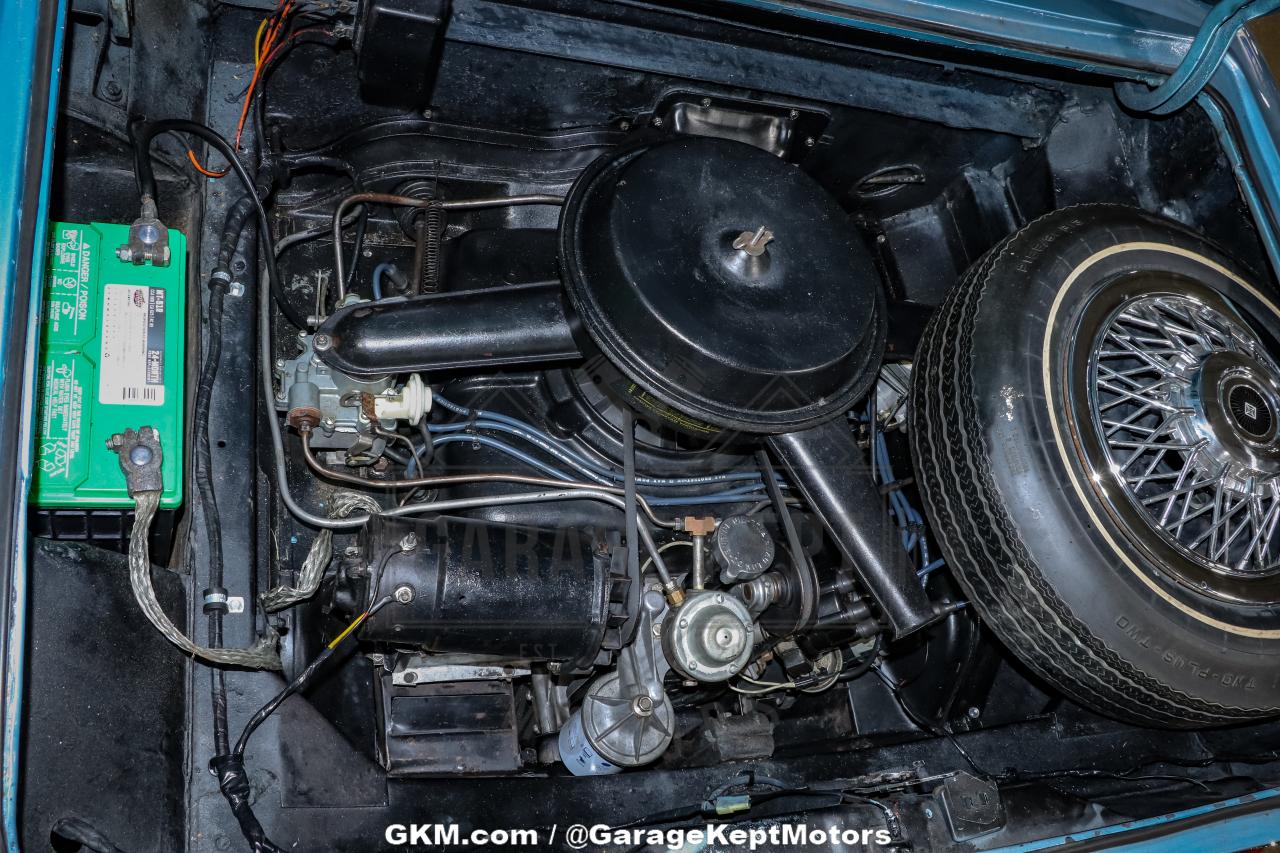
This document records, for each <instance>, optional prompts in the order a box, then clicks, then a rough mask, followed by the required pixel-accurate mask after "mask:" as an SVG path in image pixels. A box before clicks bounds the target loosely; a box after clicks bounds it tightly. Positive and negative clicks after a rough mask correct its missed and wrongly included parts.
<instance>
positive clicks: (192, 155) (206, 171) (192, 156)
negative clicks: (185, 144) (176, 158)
mask: <svg viewBox="0 0 1280 853" xmlns="http://www.w3.org/2000/svg"><path fill="white" fill-rule="evenodd" d="M187 159H188V160H190V161H191V165H192V166H195V167H196V171H197V172H199V173H200V174H202V175H204V176H205V177H206V178H222V177H225V176H226V174H227V170H226V169H223V170H222V171H221V172H214V171H212V170H210V169H206V168H205V167H204V166H201V165H200V161H199V160H197V159H196V152H194V151H192V150H191V149H190V148H188V149H187Z"/></svg>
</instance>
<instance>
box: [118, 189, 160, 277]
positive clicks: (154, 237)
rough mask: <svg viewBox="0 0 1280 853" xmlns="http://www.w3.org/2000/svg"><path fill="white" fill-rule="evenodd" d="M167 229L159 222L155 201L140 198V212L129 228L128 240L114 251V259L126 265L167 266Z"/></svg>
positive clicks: (150, 198) (145, 197) (149, 197)
mask: <svg viewBox="0 0 1280 853" xmlns="http://www.w3.org/2000/svg"><path fill="white" fill-rule="evenodd" d="M169 256H170V253H169V229H168V228H165V227H164V223H163V222H161V221H160V213H159V211H158V210H157V209H156V200H155V199H153V198H152V197H151V196H149V195H144V196H143V197H142V210H141V211H140V212H139V213H138V218H137V219H135V220H133V224H132V225H130V226H129V239H128V241H127V242H125V243H123V244H121V245H120V246H119V247H118V248H117V249H116V257H117V258H119V259H120V260H122V261H124V262H125V263H126V264H145V263H147V262H148V261H150V262H151V265H152V266H157V267H167V266H169Z"/></svg>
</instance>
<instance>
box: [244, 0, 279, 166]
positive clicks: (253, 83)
mask: <svg viewBox="0 0 1280 853" xmlns="http://www.w3.org/2000/svg"><path fill="white" fill-rule="evenodd" d="M292 9H293V0H287V2H285V3H283V4H282V5H281V7H280V15H279V17H278V18H277V19H276V22H275V23H274V24H273V25H271V26H270V27H268V28H267V34H266V36H264V37H263V39H262V47H261V49H260V50H259V51H258V59H257V61H256V62H255V63H254V66H253V76H252V77H251V78H249V88H248V90H247V91H246V92H245V93H244V105H243V106H242V107H241V108H240V118H239V120H237V121H236V148H239V147H240V140H241V138H242V137H243V136H244V122H245V119H247V118H248V117H249V105H250V104H252V103H253V90H254V89H255V88H257V85H258V77H259V76H260V75H261V74H262V69H263V67H264V66H265V65H266V64H267V61H268V60H269V59H270V58H271V53H272V47H273V45H274V43H275V40H276V36H278V35H279V34H280V30H281V28H282V27H283V26H284V23H285V19H286V18H288V17H289V12H290V11H291V10H292Z"/></svg>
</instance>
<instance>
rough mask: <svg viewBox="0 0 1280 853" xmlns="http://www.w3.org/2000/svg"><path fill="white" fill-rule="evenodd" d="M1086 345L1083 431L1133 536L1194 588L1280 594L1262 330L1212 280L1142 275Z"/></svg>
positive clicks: (1272, 372)
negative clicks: (1207, 284)
mask: <svg viewBox="0 0 1280 853" xmlns="http://www.w3.org/2000/svg"><path fill="white" fill-rule="evenodd" d="M1076 340H1077V344H1076V346H1077V347H1078V348H1081V347H1085V346H1087V347H1088V350H1087V358H1084V359H1082V358H1076V359H1073V362H1074V364H1075V365H1077V370H1076V373H1077V375H1076V376H1074V377H1072V380H1073V381H1072V395H1071V399H1072V406H1073V408H1074V409H1075V411H1074V412H1073V413H1072V414H1073V415H1074V420H1075V421H1076V423H1077V424H1080V425H1083V424H1087V425H1088V426H1087V427H1086V428H1085V429H1084V430H1081V431H1079V432H1078V433H1077V435H1078V438H1080V439H1081V445H1082V449H1083V451H1084V453H1083V456H1084V461H1085V464H1086V466H1087V468H1088V469H1089V471H1088V473H1089V475H1090V479H1091V480H1092V482H1093V484H1094V486H1095V488H1096V489H1097V490H1098V491H1099V493H1100V495H1101V496H1102V497H1103V499H1104V504H1105V505H1106V506H1107V509H1108V510H1109V511H1110V512H1111V514H1112V516H1113V517H1114V518H1115V519H1116V520H1117V521H1118V522H1119V523H1120V526H1121V529H1122V530H1123V531H1124V533H1126V534H1127V536H1128V538H1129V540H1130V542H1131V543H1132V544H1134V545H1137V546H1138V547H1140V548H1142V549H1143V550H1145V551H1147V552H1148V554H1149V555H1151V556H1152V557H1154V558H1155V560H1156V563H1157V565H1158V566H1160V567H1163V569H1164V570H1165V573H1167V575H1168V576H1169V577H1170V578H1172V579H1173V580H1175V581H1178V582H1179V583H1181V584H1183V585H1184V586H1187V587H1190V588H1192V589H1194V590H1196V591H1197V592H1200V593H1204V594H1208V595H1212V596H1215V597H1218V598H1221V599H1224V600H1228V601H1233V602H1240V603H1252V604H1265V603H1272V602H1275V601H1278V600H1280V366H1277V363H1276V360H1275V359H1274V358H1273V357H1272V355H1271V354H1270V353H1269V352H1268V351H1267V348H1266V346H1265V344H1264V342H1263V339H1262V338H1261V337H1260V335H1259V334H1258V333H1257V332H1256V331H1254V329H1253V327H1252V326H1251V324H1250V323H1249V321H1248V320H1247V319H1245V318H1244V317H1243V316H1242V315H1241V314H1240V312H1239V311H1237V309H1236V308H1235V307H1233V306H1232V305H1231V304H1230V303H1228V302H1227V301H1226V300H1225V299H1224V298H1223V297H1222V296H1221V295H1220V294H1218V293H1217V292H1216V291H1214V290H1212V289H1210V288H1207V287H1204V286H1202V285H1199V284H1197V283H1195V282H1191V281H1181V280H1179V281H1171V280H1164V281H1154V280H1152V279H1151V278H1149V277H1134V278H1130V279H1127V280H1123V281H1121V282H1117V283H1114V284H1113V285H1112V286H1110V287H1108V288H1106V289H1104V290H1103V291H1102V292H1101V293H1100V294H1099V295H1098V296H1097V297H1095V298H1094V299H1093V300H1092V301H1091V302H1090V303H1089V305H1088V306H1087V308H1086V310H1085V311H1084V313H1083V315H1082V318H1081V326H1080V328H1079V330H1078V336H1077V339H1076ZM1084 354H1085V353H1084V352H1078V355H1084ZM1081 367H1082V368H1084V370H1083V371H1081V370H1080V369H1079V368H1081ZM1081 372H1083V374H1084V375H1079V374H1080V373H1081ZM1159 573H1160V572H1157V574H1159Z"/></svg>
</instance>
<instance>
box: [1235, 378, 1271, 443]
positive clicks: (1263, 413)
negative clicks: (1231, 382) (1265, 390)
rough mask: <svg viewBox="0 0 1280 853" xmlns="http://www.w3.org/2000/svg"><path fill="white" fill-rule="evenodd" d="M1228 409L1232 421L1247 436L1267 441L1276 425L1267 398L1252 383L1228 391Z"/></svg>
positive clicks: (1243, 383)
mask: <svg viewBox="0 0 1280 853" xmlns="http://www.w3.org/2000/svg"><path fill="white" fill-rule="evenodd" d="M1226 404H1227V406H1226V408H1227V411H1228V412H1230V414H1231V420H1232V421H1233V422H1234V423H1235V425H1236V426H1237V427H1239V429H1240V430H1241V431H1242V432H1243V433H1245V435H1247V436H1249V437H1250V438H1253V439H1254V440H1255V441H1265V440H1266V439H1267V437H1268V436H1269V435H1270V434H1271V431H1272V427H1273V426H1274V425H1275V416H1274V414H1273V413H1272V411H1271V406H1270V405H1269V404H1268V403H1267V399H1266V397H1264V396H1262V393H1261V392H1260V391H1258V389H1257V388H1255V387H1253V385H1252V384H1250V383H1245V382H1242V383H1240V384H1238V385H1236V386H1235V387H1233V388H1231V389H1230V390H1229V391H1227V394H1226Z"/></svg>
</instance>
